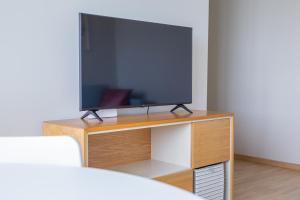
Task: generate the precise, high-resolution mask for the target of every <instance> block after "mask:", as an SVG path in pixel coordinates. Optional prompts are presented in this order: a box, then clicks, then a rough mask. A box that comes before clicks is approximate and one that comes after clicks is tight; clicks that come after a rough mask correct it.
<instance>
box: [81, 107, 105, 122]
mask: <svg viewBox="0 0 300 200" xmlns="http://www.w3.org/2000/svg"><path fill="white" fill-rule="evenodd" d="M89 115H92V116H94V117H95V118H96V119H98V120H99V121H101V122H103V119H102V118H101V117H99V115H98V114H97V110H88V111H86V113H84V115H82V117H81V119H84V118H86V117H87V116H89Z"/></svg>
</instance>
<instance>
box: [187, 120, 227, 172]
mask: <svg viewBox="0 0 300 200" xmlns="http://www.w3.org/2000/svg"><path fill="white" fill-rule="evenodd" d="M229 159H230V119H221V120H212V121H204V122H196V123H193V124H192V167H193V168H198V167H204V166H207V165H212V164H216V163H220V162H224V161H228V160H229Z"/></svg>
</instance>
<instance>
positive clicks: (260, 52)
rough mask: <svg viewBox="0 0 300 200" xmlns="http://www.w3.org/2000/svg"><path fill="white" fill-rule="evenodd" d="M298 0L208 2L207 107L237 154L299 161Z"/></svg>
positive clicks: (299, 30)
mask: <svg viewBox="0 0 300 200" xmlns="http://www.w3.org/2000/svg"><path fill="white" fill-rule="evenodd" d="M299 10H300V1H298V0H285V1H282V0H242V1H241V0H226V1H223V0H211V9H210V12H211V18H210V39H209V70H208V71H209V77H208V108H210V109H217V110H227V111H233V112H235V116H236V122H235V131H236V138H235V139H236V153H239V154H245V155H250V156H256V157H262V158H268V159H274V160H279V161H285V162H291V163H298V164H300V154H299V152H300V145H299V142H300V129H299V120H300V117H299V110H300V88H299V86H300V78H299V74H300V26H299V21H300V12H299Z"/></svg>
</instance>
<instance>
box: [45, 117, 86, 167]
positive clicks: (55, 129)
mask: <svg viewBox="0 0 300 200" xmlns="http://www.w3.org/2000/svg"><path fill="white" fill-rule="evenodd" d="M43 134H44V135H45V136H62V135H64V136H71V137H73V138H74V139H75V140H77V141H78V143H79V145H80V149H81V156H82V159H83V162H84V164H85V166H87V162H88V161H87V159H88V155H87V137H86V135H85V133H84V130H83V129H78V128H72V127H65V126H58V125H54V124H47V123H44V124H43Z"/></svg>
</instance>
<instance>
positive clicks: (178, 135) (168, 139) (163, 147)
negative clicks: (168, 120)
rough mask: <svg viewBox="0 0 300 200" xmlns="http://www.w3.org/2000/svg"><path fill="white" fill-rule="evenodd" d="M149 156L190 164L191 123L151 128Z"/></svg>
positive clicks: (170, 161) (188, 165) (177, 163)
mask: <svg viewBox="0 0 300 200" xmlns="http://www.w3.org/2000/svg"><path fill="white" fill-rule="evenodd" d="M151 151H152V152H151V158H152V159H154V160H160V161H163V162H167V163H172V164H175V165H181V166H185V167H190V166H191V124H183V125H176V126H165V127H156V128H152V129H151Z"/></svg>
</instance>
